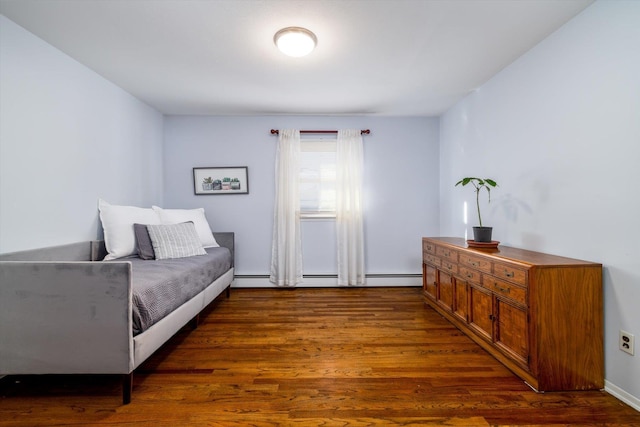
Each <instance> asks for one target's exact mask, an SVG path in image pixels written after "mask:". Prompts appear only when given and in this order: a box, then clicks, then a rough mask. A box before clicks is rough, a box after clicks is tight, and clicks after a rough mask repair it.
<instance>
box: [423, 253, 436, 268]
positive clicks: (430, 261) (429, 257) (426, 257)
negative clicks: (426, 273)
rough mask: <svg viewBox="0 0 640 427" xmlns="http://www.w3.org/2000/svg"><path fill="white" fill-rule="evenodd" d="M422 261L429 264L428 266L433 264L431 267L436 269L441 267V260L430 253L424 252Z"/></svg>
mask: <svg viewBox="0 0 640 427" xmlns="http://www.w3.org/2000/svg"><path fill="white" fill-rule="evenodd" d="M422 260H423V261H424V262H425V263H428V264H431V265H435V266H436V267H440V258H438V257H437V256H435V255H431V254H430V253H427V252H423V253H422Z"/></svg>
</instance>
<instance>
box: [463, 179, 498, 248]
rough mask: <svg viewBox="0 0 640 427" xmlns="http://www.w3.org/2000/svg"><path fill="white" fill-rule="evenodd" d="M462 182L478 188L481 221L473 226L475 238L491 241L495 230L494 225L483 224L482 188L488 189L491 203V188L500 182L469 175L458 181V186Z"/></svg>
mask: <svg viewBox="0 0 640 427" xmlns="http://www.w3.org/2000/svg"><path fill="white" fill-rule="evenodd" d="M460 184H462V186H463V187H464V186H465V185H467V184H471V185H473V187H474V188H475V189H476V206H477V208H478V222H479V223H480V226H479V227H473V240H474V241H476V242H491V233H492V231H493V228H492V227H484V226H483V225H482V216H481V215H480V190H482V189H483V188H484V189H486V190H487V195H488V196H489V203H491V188H492V187H493V188H495V187H497V186H498V184H497V183H496V182H495V181H494V180H492V179H489V178H484V179H482V178H474V177H467V178H462V179H461V180H460V181H458V182H456V185H455V186H456V187H457V186H458V185H460Z"/></svg>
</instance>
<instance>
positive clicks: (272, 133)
mask: <svg viewBox="0 0 640 427" xmlns="http://www.w3.org/2000/svg"><path fill="white" fill-rule="evenodd" d="M300 133H338V131H337V130H301V131H300ZM360 133H361V134H362V135H369V134H370V133H371V131H370V130H369V129H363V130H361V131H360ZM279 134H280V131H279V130H278V129H271V135H279Z"/></svg>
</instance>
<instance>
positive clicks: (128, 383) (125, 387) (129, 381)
mask: <svg viewBox="0 0 640 427" xmlns="http://www.w3.org/2000/svg"><path fill="white" fill-rule="evenodd" d="M132 391H133V372H131V373H130V374H124V375H123V376H122V404H123V405H128V404H129V403H131V392H132Z"/></svg>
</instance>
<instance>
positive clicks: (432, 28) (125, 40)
mask: <svg viewBox="0 0 640 427" xmlns="http://www.w3.org/2000/svg"><path fill="white" fill-rule="evenodd" d="M592 2H593V0H453V1H452V0H441V1H440V0H306V1H305V0H48V1H42V0H1V1H0V12H2V14H4V15H5V16H6V17H8V18H9V19H11V20H12V21H14V22H16V23H17V24H19V25H21V26H22V27H24V28H26V29H27V30H29V31H30V32H32V33H34V34H35V35H37V36H39V37H40V38H42V39H44V40H45V41H47V42H48V43H50V44H52V45H53V46H56V47H57V48H58V49H60V50H61V51H63V52H65V53H66V54H68V55H70V56H71V57H73V58H75V59H76V60H77V61H79V62H81V63H82V64H85V65H86V66H88V67H89V68H91V69H93V70H94V71H96V72H97V73H98V74H100V75H102V76H104V77H105V78H106V79H108V80H110V81H112V82H114V83H115V84H116V85H118V86H120V87H122V88H123V89H124V90H126V91H127V92H129V93H131V94H133V95H134V96H136V97H137V98H139V99H141V100H143V101H144V102H146V103H147V104H149V105H151V106H153V107H155V108H156V109H158V110H159V111H161V112H163V113H165V114H222V115H249V114H265V115H269V114H319V115H322V114H335V115H339V114H346V115H360V114H374V115H402V116H434V115H438V114H440V113H442V112H444V111H446V110H447V109H448V108H449V107H450V106H451V105H453V104H454V103H455V102H457V101H458V100H460V99H461V98H462V97H464V96H465V95H466V94H468V93H469V92H470V91H472V90H473V89H474V88H477V87H478V86H480V85H482V84H483V83H484V82H486V81H487V80H488V79H489V78H491V77H492V76H493V75H495V74H496V73H497V72H499V71H500V70H501V69H503V68H504V67H505V66H507V65H509V64H510V63H511V62H513V61H514V60H515V59H516V58H518V57H519V56H520V55H522V54H523V53H525V52H526V51H527V50H529V49H531V48H532V47H533V46H535V45H536V44H537V43H538V42H540V41H541V40H542V39H544V38H545V37H547V36H548V35H549V34H551V33H552V32H553V31H555V30H556V29H557V28H559V27H560V26H562V25H563V24H564V23H565V22H567V21H568V20H569V19H571V18H572V17H573V16H575V15H576V14H578V13H579V12H580V11H581V10H583V9H584V8H585V7H587V6H588V5H589V4H591V3H592ZM287 26H302V27H306V28H308V29H310V30H311V31H313V32H314V33H315V34H316V36H317V37H318V47H317V48H316V50H315V51H314V52H313V53H312V54H311V55H310V56H308V57H306V58H290V57H287V56H284V55H283V54H282V53H280V52H279V51H278V50H277V49H276V47H275V46H274V44H273V35H274V33H275V32H276V31H278V30H279V29H281V28H283V27H287Z"/></svg>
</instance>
